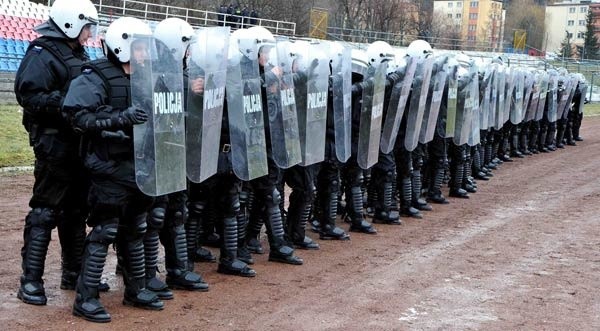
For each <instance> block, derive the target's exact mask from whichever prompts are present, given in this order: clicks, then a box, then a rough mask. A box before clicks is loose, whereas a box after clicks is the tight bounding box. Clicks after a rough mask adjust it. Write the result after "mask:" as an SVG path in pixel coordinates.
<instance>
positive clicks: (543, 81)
mask: <svg viewBox="0 0 600 331" xmlns="http://www.w3.org/2000/svg"><path fill="white" fill-rule="evenodd" d="M541 76H542V77H541V78H540V97H539V100H538V106H537V110H536V113H535V118H534V119H535V120H536V121H539V120H541V119H542V118H543V117H544V109H545V108H546V99H547V98H548V83H549V77H548V75H547V74H546V73H542V75H541Z"/></svg>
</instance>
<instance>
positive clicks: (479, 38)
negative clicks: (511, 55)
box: [433, 0, 505, 51]
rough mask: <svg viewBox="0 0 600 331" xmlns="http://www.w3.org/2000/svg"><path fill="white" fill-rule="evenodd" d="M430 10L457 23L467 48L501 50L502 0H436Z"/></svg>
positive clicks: (502, 34) (502, 29)
mask: <svg viewBox="0 0 600 331" xmlns="http://www.w3.org/2000/svg"><path fill="white" fill-rule="evenodd" d="M433 10H434V13H435V15H438V16H440V17H445V18H447V19H448V20H452V21H453V23H454V24H455V25H456V26H459V27H460V31H461V39H462V43H463V47H465V48H466V49H479V50H486V51H499V50H501V48H502V39H503V36H504V15H505V14H504V10H503V6H502V0H454V1H450V0H436V1H435V2H434V8H433Z"/></svg>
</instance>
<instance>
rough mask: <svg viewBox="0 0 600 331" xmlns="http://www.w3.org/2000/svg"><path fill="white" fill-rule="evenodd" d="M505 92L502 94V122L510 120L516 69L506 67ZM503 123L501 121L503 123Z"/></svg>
mask: <svg viewBox="0 0 600 331" xmlns="http://www.w3.org/2000/svg"><path fill="white" fill-rule="evenodd" d="M505 72H506V80H505V89H506V90H505V94H504V114H503V119H504V123H506V122H508V121H509V120H510V113H511V111H510V110H511V108H514V101H513V98H514V97H515V96H514V92H515V83H516V81H517V75H516V70H512V69H510V68H506V71H505ZM504 123H502V124H503V125H504Z"/></svg>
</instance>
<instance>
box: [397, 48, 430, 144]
mask: <svg viewBox="0 0 600 331" xmlns="http://www.w3.org/2000/svg"><path fill="white" fill-rule="evenodd" d="M418 61H419V63H418V64H417V71H416V73H415V77H414V79H413V84H412V93H411V96H410V103H409V109H408V116H407V117H406V136H405V138H404V147H405V148H406V150H407V151H409V152H412V151H413V150H414V149H415V148H416V147H417V144H418V143H419V134H420V132H421V124H422V123H423V114H424V113H425V106H427V95H428V93H429V87H430V86H429V81H430V80H431V70H432V69H433V63H434V58H433V57H429V58H425V59H419V60H418Z"/></svg>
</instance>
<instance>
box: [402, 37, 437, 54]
mask: <svg viewBox="0 0 600 331" xmlns="http://www.w3.org/2000/svg"><path fill="white" fill-rule="evenodd" d="M406 54H408V56H410V57H416V58H426V57H428V56H430V55H432V54H433V49H432V48H431V45H429V43H428V42H426V41H425V40H421V39H417V40H415V41H413V42H411V43H410V45H408V48H407V49H406Z"/></svg>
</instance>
